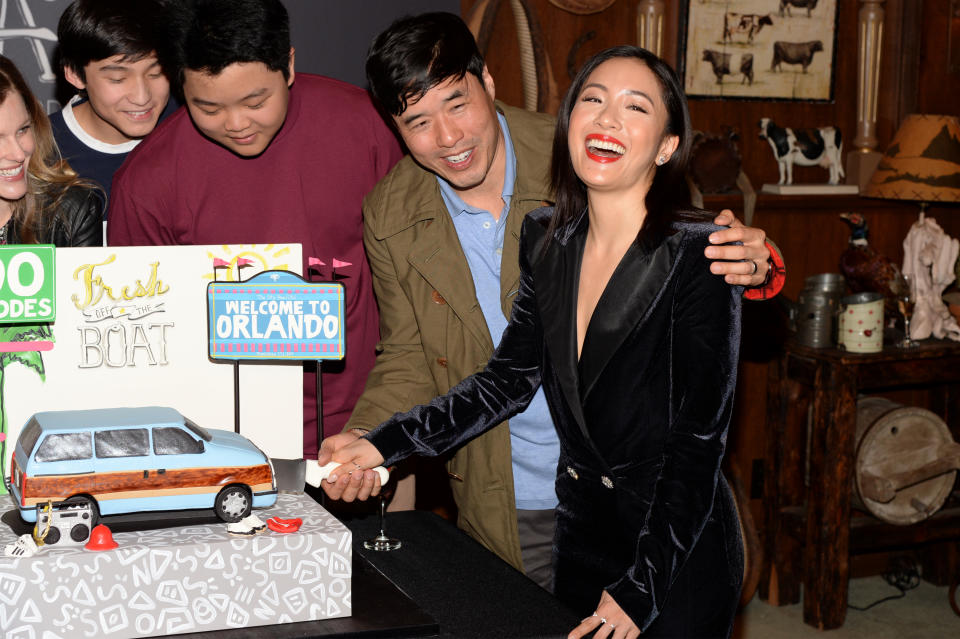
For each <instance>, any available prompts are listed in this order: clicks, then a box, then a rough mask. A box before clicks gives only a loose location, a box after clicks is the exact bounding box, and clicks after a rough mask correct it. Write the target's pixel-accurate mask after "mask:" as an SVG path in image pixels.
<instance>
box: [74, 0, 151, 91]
mask: <svg viewBox="0 0 960 639" xmlns="http://www.w3.org/2000/svg"><path fill="white" fill-rule="evenodd" d="M165 6H166V3H165V1H164V0H76V1H75V2H73V3H71V4H70V6H69V7H67V9H66V11H64V12H63V14H62V15H61V16H60V22H59V23H58V24H57V39H58V40H59V53H60V62H61V64H62V65H63V66H64V67H69V68H70V69H71V70H72V71H73V72H74V73H76V74H77V75H78V76H80V79H81V80H83V81H86V76H85V74H84V71H83V69H84V67H85V66H87V65H88V64H90V63H91V62H94V61H97V60H104V59H106V58H112V57H113V56H116V55H122V56H123V57H124V59H125V60H128V61H133V62H135V61H137V60H140V59H142V58H145V57H147V56H148V55H150V54H153V53H158V51H159V50H160V49H161V48H162V46H163V45H164V41H165V40H166V39H167V38H168V34H167V33H166V31H165V26H166V25H167V24H168V23H169V21H168V19H167V16H166V14H165Z"/></svg>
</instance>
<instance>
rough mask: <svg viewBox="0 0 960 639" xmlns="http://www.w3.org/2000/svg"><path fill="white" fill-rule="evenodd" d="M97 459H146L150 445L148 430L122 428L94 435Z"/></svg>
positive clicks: (102, 431)
mask: <svg viewBox="0 0 960 639" xmlns="http://www.w3.org/2000/svg"><path fill="white" fill-rule="evenodd" d="M93 443H94V445H95V446H96V449H97V457H100V458H107V457H146V456H147V455H149V454H150V443H149V440H148V438H147V429H146V428H121V429H119V430H101V431H98V432H96V433H94V435H93Z"/></svg>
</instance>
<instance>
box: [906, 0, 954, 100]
mask: <svg viewBox="0 0 960 639" xmlns="http://www.w3.org/2000/svg"><path fill="white" fill-rule="evenodd" d="M922 4H923V12H922V16H923V24H922V26H921V32H920V34H919V36H920V37H919V39H918V41H917V42H916V44H917V45H919V46H918V47H917V48H918V49H919V52H920V60H919V64H918V67H919V86H918V91H917V111H918V112H920V113H943V114H947V115H960V70H955V71H952V72H951V71H950V63H949V60H948V57H947V56H948V55H949V48H950V45H951V44H952V46H953V47H954V48H957V47H960V42H953V43H951V42H950V27H951V20H950V5H951V2H950V0H924V2H923V3H922ZM907 50H909V49H905V51H907Z"/></svg>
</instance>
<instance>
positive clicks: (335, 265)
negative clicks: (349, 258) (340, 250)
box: [333, 258, 353, 268]
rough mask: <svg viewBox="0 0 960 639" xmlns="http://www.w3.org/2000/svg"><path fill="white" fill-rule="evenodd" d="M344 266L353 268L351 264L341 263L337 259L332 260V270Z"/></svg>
mask: <svg viewBox="0 0 960 639" xmlns="http://www.w3.org/2000/svg"><path fill="white" fill-rule="evenodd" d="M344 266H353V263H352V262H341V261H340V260H338V259H337V258H333V268H343V267H344Z"/></svg>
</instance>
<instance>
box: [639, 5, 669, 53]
mask: <svg viewBox="0 0 960 639" xmlns="http://www.w3.org/2000/svg"><path fill="white" fill-rule="evenodd" d="M663 11H664V4H663V0H640V2H638V3H637V44H638V45H640V46H641V47H643V48H644V49H646V50H647V51H649V52H651V53H653V54H654V55H656V56H657V57H660V58H662V57H663Z"/></svg>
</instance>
